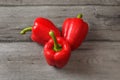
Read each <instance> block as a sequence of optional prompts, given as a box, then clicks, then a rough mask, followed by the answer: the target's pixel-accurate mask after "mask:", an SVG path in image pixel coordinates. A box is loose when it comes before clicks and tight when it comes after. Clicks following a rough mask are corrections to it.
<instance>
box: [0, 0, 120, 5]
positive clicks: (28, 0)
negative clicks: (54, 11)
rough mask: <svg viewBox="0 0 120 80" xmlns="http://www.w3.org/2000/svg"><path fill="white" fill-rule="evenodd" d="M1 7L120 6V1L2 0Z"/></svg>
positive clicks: (0, 0) (0, 1)
mask: <svg viewBox="0 0 120 80" xmlns="http://www.w3.org/2000/svg"><path fill="white" fill-rule="evenodd" d="M0 5H1V6H4V5H7V6H9V5H12V6H13V5H25V6H26V5H31V6H33V5H35V6H36V5H40V6H44V5H61V6H62V5H64V6H73V5H101V6H102V5H108V6H109V5H110V6H111V5H112V6H116V5H120V0H0Z"/></svg>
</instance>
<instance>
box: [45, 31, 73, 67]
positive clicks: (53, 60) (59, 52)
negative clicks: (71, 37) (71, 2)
mask: <svg viewBox="0 0 120 80" xmlns="http://www.w3.org/2000/svg"><path fill="white" fill-rule="evenodd" d="M49 35H50V36H51V39H50V40H49V41H48V42H47V43H46V44H45V46H44V56H45V58H46V61H47V63H48V64H49V65H51V66H55V67H57V68H63V67H64V66H65V65H66V64H67V63H68V60H69V57H70V55H71V54H70V52H71V48H70V45H69V44H68V42H66V41H65V39H64V38H62V37H55V35H54V32H53V31H50V32H49Z"/></svg>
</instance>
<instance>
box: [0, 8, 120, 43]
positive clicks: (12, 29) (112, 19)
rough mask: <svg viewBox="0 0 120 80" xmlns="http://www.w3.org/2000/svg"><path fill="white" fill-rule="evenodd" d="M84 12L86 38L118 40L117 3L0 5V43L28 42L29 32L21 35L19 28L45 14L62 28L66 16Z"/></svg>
mask: <svg viewBox="0 0 120 80" xmlns="http://www.w3.org/2000/svg"><path fill="white" fill-rule="evenodd" d="M78 13H83V14H84V17H83V18H84V20H85V21H86V22H88V23H89V28H90V31H89V34H88V37H87V39H86V40H88V41H89V40H90V41H92V40H98V41H99V40H108V41H120V37H119V34H120V7H119V6H114V7H113V6H109V7H108V6H107V7H106V6H71V7H69V6H27V7H25V6H21V7H19V6H18V7H0V42H2V41H30V38H29V36H30V33H28V34H26V35H24V36H21V35H20V34H19V32H20V30H21V29H23V28H24V27H26V26H30V25H32V23H33V21H34V19H35V18H36V17H38V16H42V17H46V18H48V19H50V20H52V21H53V23H55V25H56V26H57V27H58V28H60V29H61V26H62V23H63V21H64V19H65V18H67V17H75V16H76V15H77V14H78Z"/></svg>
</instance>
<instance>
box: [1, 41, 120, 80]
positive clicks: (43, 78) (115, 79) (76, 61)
mask: <svg viewBox="0 0 120 80" xmlns="http://www.w3.org/2000/svg"><path fill="white" fill-rule="evenodd" d="M0 45H1V48H0V80H119V79H120V76H119V75H120V69H119V68H120V43H119V42H85V43H83V44H82V46H81V47H80V48H79V49H77V50H76V51H74V52H72V55H71V58H70V61H69V63H68V64H67V65H66V66H65V67H64V68H63V69H55V68H54V67H51V66H48V65H47V64H46V61H45V59H44V56H43V48H42V46H39V45H37V44H35V43H31V42H27V43H25V42H20V43H0Z"/></svg>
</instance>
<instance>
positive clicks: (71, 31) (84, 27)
mask: <svg viewBox="0 0 120 80" xmlns="http://www.w3.org/2000/svg"><path fill="white" fill-rule="evenodd" d="M87 33H88V24H87V23H86V22H84V21H83V20H82V19H81V18H68V19H66V20H65V21H64V23H63V26H62V36H63V37H64V38H65V39H66V40H67V41H68V42H69V44H70V46H71V50H72V51H73V50H75V49H77V48H78V47H79V46H80V45H81V43H82V42H83V41H84V39H85V37H86V35H87Z"/></svg>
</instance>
